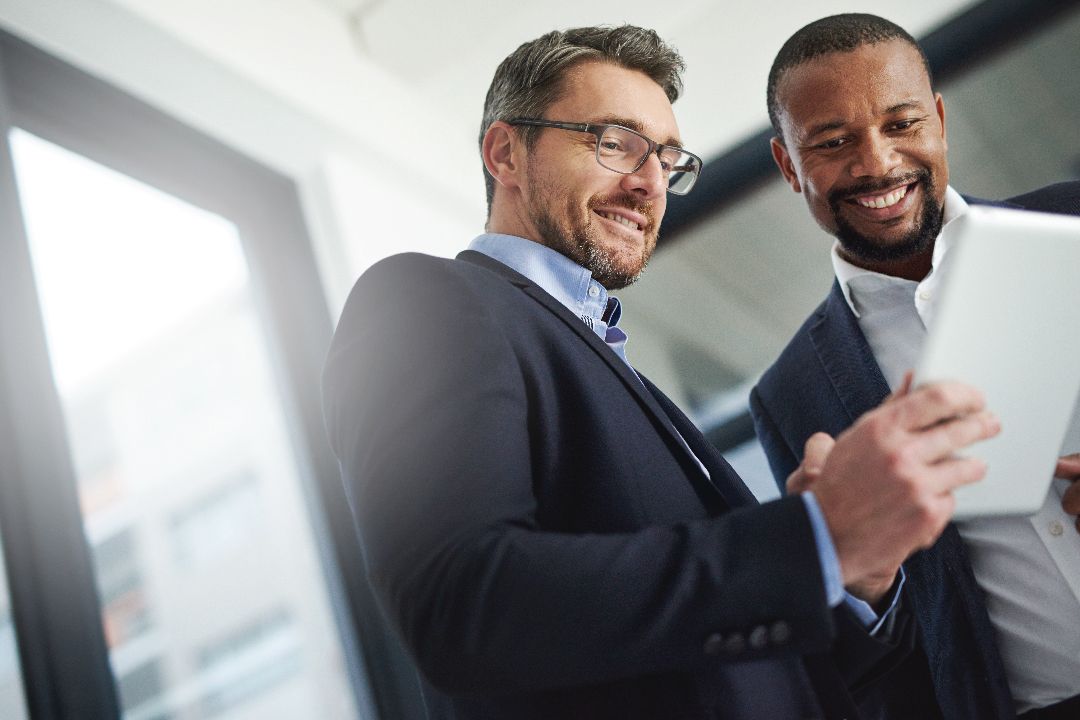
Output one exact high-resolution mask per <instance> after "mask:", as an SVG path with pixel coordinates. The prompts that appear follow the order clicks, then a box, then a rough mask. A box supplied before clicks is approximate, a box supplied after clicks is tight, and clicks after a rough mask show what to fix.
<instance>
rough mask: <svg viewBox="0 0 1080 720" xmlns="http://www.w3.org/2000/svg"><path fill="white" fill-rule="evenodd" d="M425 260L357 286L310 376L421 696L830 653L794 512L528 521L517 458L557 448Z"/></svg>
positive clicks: (522, 390)
mask: <svg viewBox="0 0 1080 720" xmlns="http://www.w3.org/2000/svg"><path fill="white" fill-rule="evenodd" d="M435 262H444V261H435V260H434V259H430V258H423V257H422V256H417V257H413V258H409V257H401V256H399V257H398V258H395V259H391V260H389V261H384V262H383V263H382V264H380V265H378V266H376V267H375V268H374V269H373V270H371V271H369V272H368V273H367V274H366V275H365V277H364V278H363V279H362V280H361V281H360V283H358V285H357V287H356V289H354V291H353V294H352V295H351V297H350V299H349V301H348V303H347V306H346V308H345V311H344V314H343V316H342V319H341V321H340V324H339V329H338V331H337V333H336V334H335V339H334V342H333V345H332V347H331V351H330V354H329V357H328V360H327V365H326V370H325V375H324V405H325V413H326V419H327V426H328V430H329V436H330V440H331V445H332V447H333V449H334V452H335V453H336V454H337V456H338V458H339V461H340V464H341V468H342V474H343V478H344V482H345V486H346V492H347V496H348V498H349V502H350V504H351V509H352V511H353V514H354V517H355V520H356V524H357V528H358V531H359V534H360V537H361V541H362V545H363V550H364V555H365V560H366V564H367V571H368V575H369V578H370V581H371V584H372V587H373V589H374V591H375V594H376V596H377V598H378V599H379V602H380V605H381V606H382V608H383V610H384V612H385V614H386V615H387V616H388V619H389V620H390V622H391V625H392V626H393V627H394V628H395V629H396V631H397V632H398V633H399V634H400V636H401V637H402V639H403V640H404V643H405V645H406V647H407V648H408V649H409V651H410V653H411V654H412V655H413V658H414V660H415V661H416V663H417V665H418V666H419V668H420V669H421V671H422V672H423V673H424V675H425V676H426V677H427V679H428V680H429V681H430V682H431V683H432V684H433V685H434V686H436V687H438V688H440V689H442V690H443V691H445V692H450V693H455V694H469V693H492V692H518V691H525V690H535V689H542V688H551V687H559V686H570V685H581V684H591V683H598V682H603V681H607V680H614V679H620V678H629V677H637V676H642V675H646V674H653V673H661V672H668V671H677V670H679V671H686V670H693V669H696V668H700V667H703V666H704V665H706V664H707V663H713V662H717V661H723V660H727V659H730V660H755V659H764V658H769V657H775V656H778V655H781V654H804V653H808V652H822V651H827V650H828V648H829V645H830V642H831V640H832V637H833V620H832V615H831V612H830V610H829V608H828V607H827V605H826V603H825V598H824V591H823V587H822V580H821V576H820V568H819V566H818V563H817V560H816V554H815V553H816V550H815V549H814V543H813V539H812V538H813V534H812V531H811V528H810V524H809V520H808V518H807V516H806V512H805V508H804V506H803V502H802V501H801V500H800V499H798V498H791V499H786V500H779V501H776V502H773V503H768V504H766V505H763V506H755V507H751V508H745V509H739V510H736V511H732V512H728V513H725V514H724V515H723V516H721V517H719V518H714V519H700V520H692V521H688V522H685V523H679V524H675V525H670V526H649V527H643V528H641V529H639V530H636V531H634V532H623V533H604V534H599V533H591V534H589V533H572V532H560V531H555V530H552V529H551V523H543V522H540V521H539V520H538V519H537V514H538V507H537V497H536V495H535V493H534V483H535V482H536V481H537V478H534V477H533V470H532V468H533V465H534V463H533V455H534V453H539V452H557V451H558V448H557V447H555V448H551V447H549V443H548V441H547V440H546V437H547V436H548V435H549V434H555V433H553V432H552V430H551V429H550V428H544V427H537V426H535V425H534V422H535V418H534V416H533V415H532V414H531V413H530V403H532V402H534V401H535V398H533V397H532V395H531V393H532V392H533V389H532V388H530V387H529V386H527V384H526V382H525V381H524V378H523V374H522V368H521V365H520V363H521V359H520V358H519V357H518V356H517V355H516V354H515V352H514V351H513V349H512V348H511V346H510V344H509V343H508V341H507V339H506V337H505V336H504V334H503V332H502V328H501V327H500V326H499V324H498V323H497V322H495V320H494V319H493V318H492V316H491V313H490V312H489V303H490V300H487V302H484V301H483V300H482V299H481V298H479V297H477V294H476V291H475V288H474V287H473V286H472V285H471V284H470V283H469V282H467V281H465V280H463V279H462V278H461V277H460V276H459V275H458V274H456V273H454V272H452V271H448V270H438V271H435V270H432V268H431V267H429V266H430V265H431V264H432V263H435ZM439 267H440V268H441V267H443V266H439ZM556 436H557V434H556ZM756 627H763V628H765V630H766V631H767V632H766V640H767V641H766V642H764V643H752V642H750V639H751V638H750V637H749V631H750V629H752V628H756ZM737 633H742V634H741V635H740V637H741V638H743V639H744V640H745V641H740V642H727V643H725V640H731V639H732V638H733V637H734V636H735V634H737ZM759 637H760V636H759Z"/></svg>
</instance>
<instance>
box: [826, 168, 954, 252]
mask: <svg viewBox="0 0 1080 720" xmlns="http://www.w3.org/2000/svg"><path fill="white" fill-rule="evenodd" d="M901 179H902V180H905V181H906V183H905V184H908V185H910V184H911V183H913V182H918V183H921V184H922V191H923V209H922V214H921V215H920V216H919V220H918V222H917V223H915V227H913V228H912V229H911V232H909V233H908V234H907V235H905V236H904V237H902V238H900V240H899V241H898V242H895V243H891V244H888V245H883V244H881V243H880V242H879V241H878V240H877V239H876V238H872V237H868V236H866V235H863V234H862V233H860V232H859V231H857V230H856V229H855V228H853V227H852V226H851V225H850V224H848V222H847V220H845V219H844V216H843V214H842V213H841V212H840V203H842V202H846V198H850V197H851V196H852V195H868V194H871V193H874V192H878V191H880V190H886V189H888V188H891V187H895V186H896V184H897V182H896V181H897V180H901ZM829 209H830V210H831V211H832V215H833V221H834V222H835V223H836V232H835V235H836V239H837V240H839V241H840V246H841V247H842V248H843V249H844V251H845V252H846V253H847V254H848V255H850V256H851V257H853V258H855V259H857V260H862V261H863V262H868V263H880V262H895V261H898V260H908V259H910V258H913V257H916V256H918V255H921V254H922V253H924V252H926V251H928V250H929V249H930V248H932V247H933V246H934V241H935V240H936V239H937V236H938V235H939V234H940V233H941V219H942V206H941V205H940V204H939V203H938V201H937V197H936V193H935V188H934V178H933V177H932V176H931V175H930V171H929V170H926V169H923V170H918V171H916V172H913V173H911V174H910V175H908V176H906V177H904V178H890V179H888V180H885V181H879V182H867V183H863V184H862V185H853V186H851V187H847V188H843V189H841V190H834V191H833V192H831V193H829Z"/></svg>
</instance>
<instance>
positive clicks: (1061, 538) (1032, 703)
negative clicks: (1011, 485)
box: [832, 187, 1080, 712]
mask: <svg viewBox="0 0 1080 720" xmlns="http://www.w3.org/2000/svg"><path fill="white" fill-rule="evenodd" d="M967 208H968V205H967V203H966V202H964V199H963V198H962V197H961V196H960V194H959V193H957V192H956V191H955V190H953V189H952V188H951V187H950V188H948V189H947V190H946V193H945V208H944V211H945V213H944V222H943V226H942V230H941V234H940V235H939V236H938V239H937V242H936V244H935V246H934V253H933V258H932V269H931V271H930V274H929V275H927V276H926V278H924V279H923V280H922V281H921V282H918V283H916V282H914V281H911V280H904V279H902V278H895V277H890V276H887V275H882V274H880V273H874V272H871V271H869V270H864V269H862V268H858V267H855V266H854V265H852V264H850V263H848V262H846V261H845V260H844V259H843V258H841V257H840V255H839V253H838V252H837V248H838V244H836V245H834V246H833V251H832V261H833V268H834V270H835V272H836V277H837V280H838V281H839V282H840V288H841V290H842V291H843V293H844V297H845V298H846V299H847V301H848V304H849V305H850V307H851V309H852V311H853V312H854V313H855V316H856V318H858V322H859V327H860V329H861V330H862V332H863V334H864V335H865V336H866V339H867V342H868V343H869V344H870V348H871V350H872V351H873V353H874V357H875V359H876V360H877V363H878V366H879V367H880V368H881V371H882V374H883V375H884V377H885V380H886V382H888V384H889V387H890V388H893V389H895V388H896V387H897V386H898V385H899V383H900V381H901V380H902V379H903V376H904V373H905V372H906V371H907V370H909V369H912V368H914V366H915V364H916V362H917V360H918V357H919V352H920V350H921V348H922V344H923V341H924V340H925V338H926V328H927V327H929V326H930V324H931V323H932V321H933V316H934V309H935V303H936V300H937V296H938V294H939V293H938V291H939V289H940V288H939V287H938V286H939V283H940V279H941V276H942V269H943V268H944V267H945V264H946V263H947V262H948V256H949V255H948V251H949V247H950V244H951V238H950V229H949V224H950V223H951V221H952V220H954V219H956V218H957V217H959V216H960V215H962V214H963V213H965V212H966V211H967ZM1019 380H1020V379H1018V381H1019ZM990 409H991V410H993V408H990ZM1077 451H1080V405H1078V407H1077V409H1076V410H1074V412H1073V421H1072V427H1071V428H1070V430H1069V432H1068V434H1067V436H1066V439H1065V444H1064V446H1063V448H1062V454H1064V453H1068V452H1077ZM1068 486H1069V483H1068V481H1064V480H1055V481H1054V483H1053V485H1052V488H1051V490H1050V492H1049V494H1048V495H1047V498H1046V502H1045V503H1044V504H1043V506H1042V508H1041V509H1040V510H1039V511H1038V512H1037V513H1036V514H1035V515H1033V516H1031V517H992V518H979V519H974V520H966V521H963V522H958V523H957V529H958V530H959V531H960V536H961V537H962V538H963V540H964V544H965V546H966V548H967V552H968V557H969V558H970V560H971V565H972V569H973V570H974V572H975V579H976V580H977V581H978V583H979V586H980V587H981V588H982V590H983V592H984V593H985V594H986V607H987V610H988V611H989V614H990V620H991V622H992V623H993V625H994V629H995V630H996V632H997V644H998V648H999V650H1000V651H1001V656H1002V660H1003V662H1004V665H1005V671H1006V674H1007V676H1008V679H1009V687H1010V689H1011V690H1012V694H1013V697H1014V699H1015V701H1016V710H1017V712H1024V711H1027V710H1029V709H1032V708H1037V707H1044V706H1046V705H1050V704H1053V703H1055V702H1059V701H1061V700H1064V699H1066V698H1069V697H1072V696H1074V695H1077V694H1080V533H1078V532H1077V530H1076V527H1075V521H1076V518H1074V517H1072V516H1070V515H1068V514H1066V513H1065V511H1064V510H1063V509H1062V508H1061V496H1062V494H1063V493H1064V492H1065V489H1066V488H1067V487H1068Z"/></svg>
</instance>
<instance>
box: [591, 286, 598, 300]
mask: <svg viewBox="0 0 1080 720" xmlns="http://www.w3.org/2000/svg"><path fill="white" fill-rule="evenodd" d="M599 294H600V288H598V287H596V286H595V285H590V286H589V297H596V296H597V295H599Z"/></svg>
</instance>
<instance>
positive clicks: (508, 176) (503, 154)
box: [480, 120, 525, 188]
mask: <svg viewBox="0 0 1080 720" xmlns="http://www.w3.org/2000/svg"><path fill="white" fill-rule="evenodd" d="M524 150H525V147H524V144H523V143H522V142H521V139H520V138H519V137H518V134H517V132H516V131H515V130H514V128H513V126H511V125H508V124H507V123H505V122H503V121H502V120H496V121H495V122H493V123H491V125H490V126H489V127H488V129H487V132H485V133H484V142H483V144H482V145H481V146H480V153H481V155H482V156H483V159H484V167H486V168H487V171H488V173H490V174H491V177H493V178H495V182H496V183H498V184H499V185H502V186H503V187H507V188H512V187H518V186H520V184H521V178H522V176H523V174H524V172H525V165H524V158H525V155H524Z"/></svg>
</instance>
